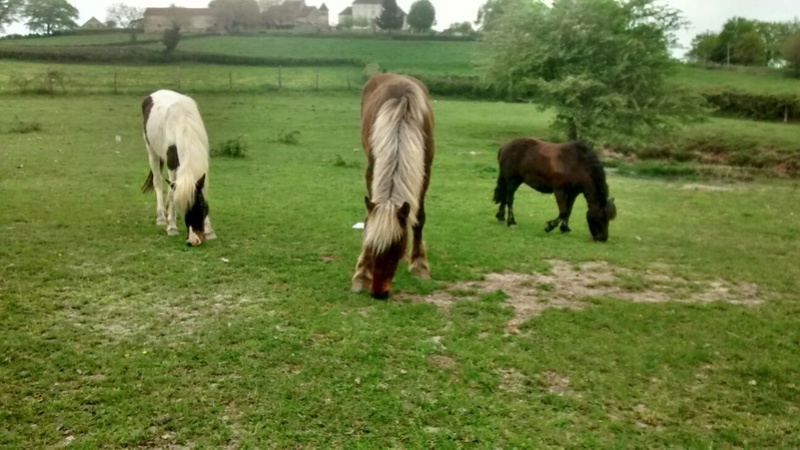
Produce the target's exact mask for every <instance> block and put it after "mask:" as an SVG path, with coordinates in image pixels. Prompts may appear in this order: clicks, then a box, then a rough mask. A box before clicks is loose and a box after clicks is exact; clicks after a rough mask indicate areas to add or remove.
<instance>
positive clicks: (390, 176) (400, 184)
mask: <svg viewBox="0 0 800 450" xmlns="http://www.w3.org/2000/svg"><path fill="white" fill-rule="evenodd" d="M429 114H430V111H429V108H428V99H427V97H426V94H425V92H424V91H423V90H422V88H420V87H419V86H417V85H415V84H409V85H408V87H407V88H406V89H405V90H404V92H403V93H402V94H401V95H399V96H397V97H394V98H390V99H388V100H386V101H385V102H384V103H383V105H381V107H380V109H379V110H378V114H377V115H376V116H375V121H374V123H373V126H372V130H371V131H370V137H369V139H370V146H371V147H372V155H373V157H374V166H373V176H372V189H371V193H372V197H373V198H372V201H373V202H374V203H376V204H380V203H385V202H391V203H392V204H394V205H396V206H399V205H402V204H403V203H404V202H408V204H409V206H410V207H411V209H410V217H411V221H410V224H411V225H414V224H415V223H416V215H417V211H418V210H419V201H420V196H421V194H422V189H423V185H424V183H425V176H426V174H425V151H426V135H425V122H426V120H428V119H429Z"/></svg>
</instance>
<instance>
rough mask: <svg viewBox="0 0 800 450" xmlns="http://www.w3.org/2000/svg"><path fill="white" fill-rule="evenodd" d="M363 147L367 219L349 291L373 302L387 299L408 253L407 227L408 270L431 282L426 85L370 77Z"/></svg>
mask: <svg viewBox="0 0 800 450" xmlns="http://www.w3.org/2000/svg"><path fill="white" fill-rule="evenodd" d="M361 143H362V145H363V146H364V152H365V153H366V155H367V161H368V163H367V174H366V181H367V192H368V193H369V195H368V196H367V197H365V198H364V201H365V203H366V206H367V218H366V220H365V225H364V239H363V243H362V248H361V255H360V256H359V258H358V263H357V264H356V269H355V275H353V290H354V291H361V290H363V289H366V288H367V287H369V292H370V295H372V297H373V298H377V299H386V298H388V297H389V290H390V289H391V287H392V280H393V279H394V275H395V272H397V266H398V265H399V263H400V260H401V259H403V257H404V256H405V254H406V247H407V243H408V227H409V226H410V227H411V229H412V230H413V232H414V243H413V248H412V251H411V262H410V264H409V270H410V272H411V273H412V274H414V275H416V276H418V277H420V278H425V279H426V278H429V277H430V269H429V266H428V258H427V255H426V253H425V245H424V243H423V242H422V228H423V227H424V226H425V193H426V192H427V190H428V183H429V182H430V178H431V165H432V164H433V154H434V144H433V111H432V108H431V103H430V100H429V99H428V89H427V88H426V87H425V85H424V84H422V83H421V82H420V81H419V80H417V79H415V78H412V77H407V76H401V75H394V74H380V75H376V76H374V77H372V78H371V79H370V80H369V81H368V82H367V84H366V85H365V86H364V91H363V94H362V98H361Z"/></svg>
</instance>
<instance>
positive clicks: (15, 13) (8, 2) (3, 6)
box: [0, 0, 25, 32]
mask: <svg viewBox="0 0 800 450" xmlns="http://www.w3.org/2000/svg"><path fill="white" fill-rule="evenodd" d="M24 6H25V0H0V32H2V31H4V30H5V27H6V26H7V25H11V24H12V23H14V22H16V21H17V19H18V18H19V16H20V15H22V11H23V7H24Z"/></svg>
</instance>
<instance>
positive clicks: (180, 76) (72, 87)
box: [0, 63, 364, 94]
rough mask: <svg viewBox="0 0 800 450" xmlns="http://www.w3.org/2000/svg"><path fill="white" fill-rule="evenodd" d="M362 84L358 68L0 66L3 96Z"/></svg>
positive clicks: (306, 88)
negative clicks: (3, 81)
mask: <svg viewBox="0 0 800 450" xmlns="http://www.w3.org/2000/svg"><path fill="white" fill-rule="evenodd" d="M4 75H5V78H6V80H5V83H2V78H3V76H4ZM363 81H364V80H363V72H362V71H361V70H359V69H358V68H355V67H320V68H316V67H247V66H221V65H220V66H215V65H181V66H123V67H114V66H93V65H53V64H43V63H36V64H31V63H24V64H13V63H12V64H0V93H2V94H33V93H52V94H141V93H146V92H152V91H154V90H158V89H173V90H177V91H181V92H187V93H191V92H197V93H200V92H259V91H275V90H299V91H323V90H324V91H332V90H335V91H347V90H358V89H360V88H361V85H362V83H363Z"/></svg>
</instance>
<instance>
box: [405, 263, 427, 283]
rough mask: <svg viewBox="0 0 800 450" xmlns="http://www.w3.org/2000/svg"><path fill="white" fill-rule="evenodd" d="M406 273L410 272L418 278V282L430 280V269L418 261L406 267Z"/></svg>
mask: <svg viewBox="0 0 800 450" xmlns="http://www.w3.org/2000/svg"><path fill="white" fill-rule="evenodd" d="M408 271H409V272H411V275H414V276H415V277H417V278H419V279H420V280H430V279H431V269H430V268H429V267H428V263H427V262H425V261H424V260H423V261H420V260H417V261H415V262H413V263H411V265H410V266H409V267H408Z"/></svg>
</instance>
